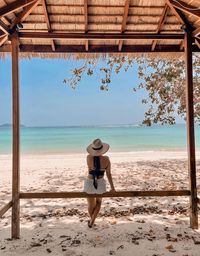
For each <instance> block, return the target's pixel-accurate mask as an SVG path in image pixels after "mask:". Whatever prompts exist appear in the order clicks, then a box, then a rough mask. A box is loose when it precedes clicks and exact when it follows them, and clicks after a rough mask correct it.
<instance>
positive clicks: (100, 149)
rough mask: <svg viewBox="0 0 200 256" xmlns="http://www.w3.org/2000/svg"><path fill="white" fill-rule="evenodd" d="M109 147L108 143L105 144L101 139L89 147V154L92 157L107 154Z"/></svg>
mask: <svg viewBox="0 0 200 256" xmlns="http://www.w3.org/2000/svg"><path fill="white" fill-rule="evenodd" d="M109 147H110V146H109V145H108V144H107V143H103V142H102V141H101V140H100V139H96V140H94V141H93V142H92V144H90V145H89V146H88V147H87V152H88V153H89V154H90V155H92V156H101V155H103V154H105V153H106V152H107V151H108V149H109Z"/></svg>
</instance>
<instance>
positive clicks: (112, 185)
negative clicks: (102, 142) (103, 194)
mask: <svg viewBox="0 0 200 256" xmlns="http://www.w3.org/2000/svg"><path fill="white" fill-rule="evenodd" d="M106 176H107V178H108V181H109V183H110V187H111V190H113V191H115V187H114V184H113V179H112V174H111V163H110V160H109V158H108V166H107V167H106Z"/></svg>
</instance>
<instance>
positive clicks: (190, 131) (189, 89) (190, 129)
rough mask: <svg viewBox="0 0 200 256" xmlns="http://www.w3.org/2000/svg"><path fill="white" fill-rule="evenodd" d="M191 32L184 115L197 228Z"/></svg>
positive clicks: (187, 36)
mask: <svg viewBox="0 0 200 256" xmlns="http://www.w3.org/2000/svg"><path fill="white" fill-rule="evenodd" d="M192 42H193V41H192V33H191V31H189V30H188V31H187V32H186V33H185V63H186V117H187V147H188V171H189V180H190V183H189V187H190V191H191V196H190V226H191V228H193V229H198V207H197V184H196V160H195V133H194V106H193V68H192Z"/></svg>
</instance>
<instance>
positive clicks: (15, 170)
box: [11, 32, 20, 238]
mask: <svg viewBox="0 0 200 256" xmlns="http://www.w3.org/2000/svg"><path fill="white" fill-rule="evenodd" d="M11 45H12V53H11V55H12V105H13V106H12V116H13V135H12V139H13V142H12V202H13V206H12V238H19V236H20V227H19V225H20V223H19V221H20V199H19V187H20V185H19V184H20V176H19V170H20V118H19V57H18V48H19V39H18V34H17V32H15V33H14V34H13V35H12V37H11Z"/></svg>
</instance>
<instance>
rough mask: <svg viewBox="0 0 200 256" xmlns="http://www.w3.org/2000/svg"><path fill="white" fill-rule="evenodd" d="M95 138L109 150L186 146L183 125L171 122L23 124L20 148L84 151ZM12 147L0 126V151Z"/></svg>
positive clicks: (199, 142) (199, 139) (198, 131)
mask: <svg viewBox="0 0 200 256" xmlns="http://www.w3.org/2000/svg"><path fill="white" fill-rule="evenodd" d="M195 135H196V136H195V137H196V138H195V139H196V148H197V150H198V149H200V126H199V125H196V126H195ZM95 138H101V139H102V140H103V141H105V142H107V143H109V144H110V152H131V151H156V150H163V151H164V150H167V151H172V150H175V151H177V150H181V151H182V150H186V146H187V139H186V127H185V125H174V126H160V125H158V126H152V127H145V126H134V125H132V126H131V125H126V126H107V127H106V126H102V127H100V126H95V127H23V128H21V152H22V153H31V154H34V153H41V154H48V153H50V154H55V153H56V154H64V153H85V152H86V151H85V148H86V146H87V145H88V144H89V143H90V142H91V141H92V140H94V139H95ZM11 150H12V130H11V128H3V127H2V128H0V154H10V153H11Z"/></svg>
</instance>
